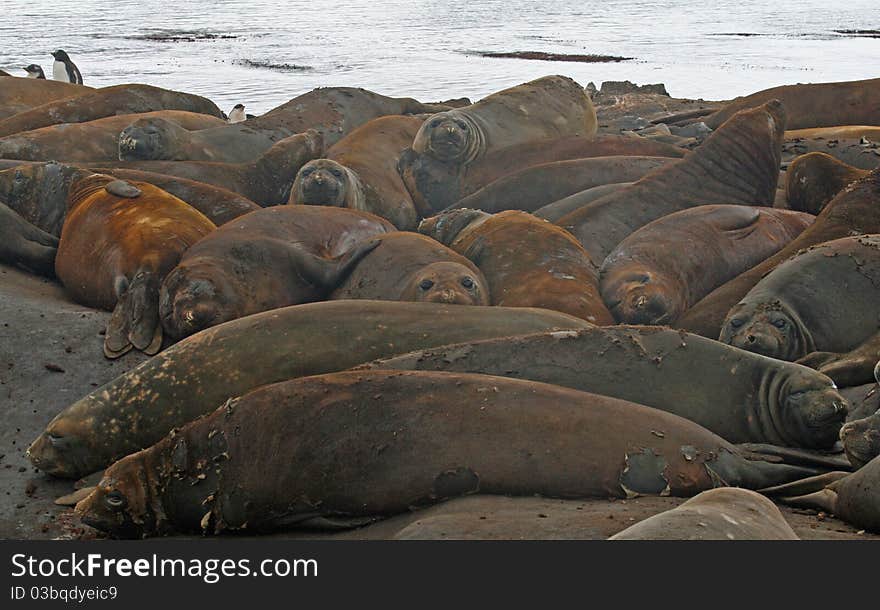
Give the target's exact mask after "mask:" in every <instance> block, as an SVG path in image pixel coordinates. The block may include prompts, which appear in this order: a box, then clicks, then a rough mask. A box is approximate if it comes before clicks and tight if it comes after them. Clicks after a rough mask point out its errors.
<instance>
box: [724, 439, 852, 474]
mask: <svg viewBox="0 0 880 610" xmlns="http://www.w3.org/2000/svg"><path fill="white" fill-rule="evenodd" d="M737 448H739V449H741V450H743V452H745V453H744V455H743V457H745V458H746V459H747V460H749V459H756V460H764V461H771V462H775V461H776V459H774V458H778V460H779V462H781V463H783V464H791V465H795V466H809V467H814V468H833V469H834V470H849V469H851V468H852V465H851V464H850V463H849V460H847V458H846V455H844V453H843V448H842V446H840V444H839V443H838V445H836V446H835V448H836V449H838V450H837V451H816V450H812V449H800V448H795V447H780V446H778V445H769V444H765V443H741V444H738V445H737Z"/></svg>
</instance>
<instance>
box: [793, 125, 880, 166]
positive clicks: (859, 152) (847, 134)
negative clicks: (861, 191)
mask: <svg viewBox="0 0 880 610" xmlns="http://www.w3.org/2000/svg"><path fill="white" fill-rule="evenodd" d="M877 140H880V127H858V126H852V125H843V126H840V127H820V128H817V129H799V130H795V131H787V132H785V142H784V143H783V145H782V161H783V163H785V162H790V161H792V160H793V159H794V158H796V157H798V156H800V155H804V154H807V153H811V152H823V153H826V154H828V155H831V156H832V157H834V158H835V159H837V160H838V161H842V162H843V163H846V164H847V165H852V166H854V167H858V168H859V169H865V170H872V169H874V168H875V167H877V166H878V165H880V144H878V142H877Z"/></svg>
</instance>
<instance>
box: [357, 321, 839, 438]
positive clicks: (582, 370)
mask: <svg viewBox="0 0 880 610" xmlns="http://www.w3.org/2000/svg"><path fill="white" fill-rule="evenodd" d="M367 366H368V367H369V368H374V369H396V370H427V371H453V372H461V373H482V374H487V375H501V376H504V377H516V378H519V379H528V380H531V381H540V382H542V383H550V384H554V385H559V386H563V387H568V388H572V389H575V390H581V391H584V392H593V393H595V394H602V395H605V396H613V397H615V398H620V399H622V400H628V401H630V402H634V403H638V404H643V405H646V406H649V407H653V408H656V409H660V410H662V411H667V412H669V413H674V414H676V415H678V416H680V417H684V418H686V419H688V420H690V421H693V422H696V423H698V424H700V425H701V426H703V427H704V428H707V429H709V430H711V431H712V432H714V433H715V434H718V435H719V436H722V437H723V438H725V439H728V440H730V441H731V442H736V443H765V444H773V445H781V446H790V447H806V448H810V449H827V448H829V447H831V446H833V445H834V444H835V442H836V441H837V439H838V431H839V430H840V426H841V424H842V423H843V421H844V418H845V416H846V412H847V407H848V405H847V403H846V400H844V398H843V397H842V396H841V395H840V394H839V393H838V392H837V390H835V388H834V384H833V383H832V382H831V380H830V379H828V378H827V377H825V376H824V375H822V374H820V373H817V372H816V371H813V370H811V369H808V368H806V367H804V366H800V365H797V364H793V363H787V362H781V361H778V360H773V359H772V358H766V357H764V356H760V355H757V354H753V353H751V352H746V351H743V350H740V349H736V348H733V347H730V346H727V345H723V344H721V343H718V342H717V341H712V340H710V339H706V338H703V337H699V336H696V335H688V334H687V333H682V332H680V331H674V330H671V329H668V328H662V327H638V326H634V327H626V326H609V327H601V328H589V329H585V330H578V331H564V332H543V333H540V334H533V335H529V336H521V337H504V338H499V339H490V340H474V341H469V342H467V343H462V344H456V345H447V346H442V347H434V348H429V349H427V350H420V351H416V352H413V353H411V354H406V355H401V356H395V357H393V358H386V359H383V360H379V361H377V362H373V363H370V364H369V365H367ZM621 371H626V372H627V373H626V375H625V376H621ZM633 379H638V380H639V382H638V383H632V380H633ZM695 379H699V380H700V383H694V380H695ZM721 388H723V391H721Z"/></svg>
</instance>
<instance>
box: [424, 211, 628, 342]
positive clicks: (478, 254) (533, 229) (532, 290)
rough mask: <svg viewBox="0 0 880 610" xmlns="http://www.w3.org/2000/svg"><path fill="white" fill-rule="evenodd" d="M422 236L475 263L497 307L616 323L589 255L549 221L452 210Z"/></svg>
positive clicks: (427, 225) (514, 214) (513, 214)
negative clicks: (561, 313) (540, 309)
mask: <svg viewBox="0 0 880 610" xmlns="http://www.w3.org/2000/svg"><path fill="white" fill-rule="evenodd" d="M419 231H420V232H422V233H424V234H426V235H430V236H431V237H433V238H434V239H436V240H437V241H439V242H440V243H442V244H446V245H448V246H449V247H450V248H452V249H453V250H455V251H456V252H458V253H459V254H461V255H463V256H465V257H466V258H468V259H470V260H471V261H473V263H474V264H476V266H477V267H478V268H479V269H480V271H482V272H483V275H484V276H485V277H486V280H487V282H488V285H489V294H490V295H491V297H492V304H493V305H504V306H508V307H543V308H545V309H552V310H555V311H561V312H564V313H567V314H570V315H573V316H577V317H578V318H582V319H584V320H587V321H588V322H592V323H594V324H600V325H605V324H613V323H614V320H613V318H612V317H611V314H610V313H609V312H608V309H607V308H606V307H605V304H604V303H603V302H602V298H601V296H600V295H599V286H598V283H599V280H598V272H597V266H596V265H595V264H594V263H593V261H592V260H591V259H590V256H589V254H588V253H587V252H586V251H585V250H584V248H583V247H581V245H580V244H578V242H577V240H575V239H574V238H573V237H572V236H571V235H569V234H568V233H566V232H565V231H564V230H562V229H560V228H559V227H557V226H555V225H553V224H551V223H549V222H547V221H545V220H541V219H539V218H535V217H534V216H532V215H531V214H528V213H526V212H520V211H514V210H511V211H507V212H500V213H498V214H494V215H493V214H487V213H486V212H481V211H479V210H450V211H448V212H444V213H443V214H440V215H439V216H435V217H433V218H428V219H425V220H423V221H422V223H421V225H419Z"/></svg>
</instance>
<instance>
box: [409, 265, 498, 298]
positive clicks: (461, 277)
mask: <svg viewBox="0 0 880 610" xmlns="http://www.w3.org/2000/svg"><path fill="white" fill-rule="evenodd" d="M401 300H403V301H420V302H427V303H446V304H449V305H489V289H488V288H487V287H486V280H485V279H484V278H483V277H482V274H479V273H474V272H473V271H472V270H470V269H468V268H467V267H466V266H464V265H462V264H459V263H452V262H442V263H432V264H430V265H428V266H427V267H425V268H423V269H421V270H419V272H418V273H414V274H413V276H412V278H410V279H409V281H408V282H407V284H406V286H405V287H404V289H403V293H402V295H401Z"/></svg>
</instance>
